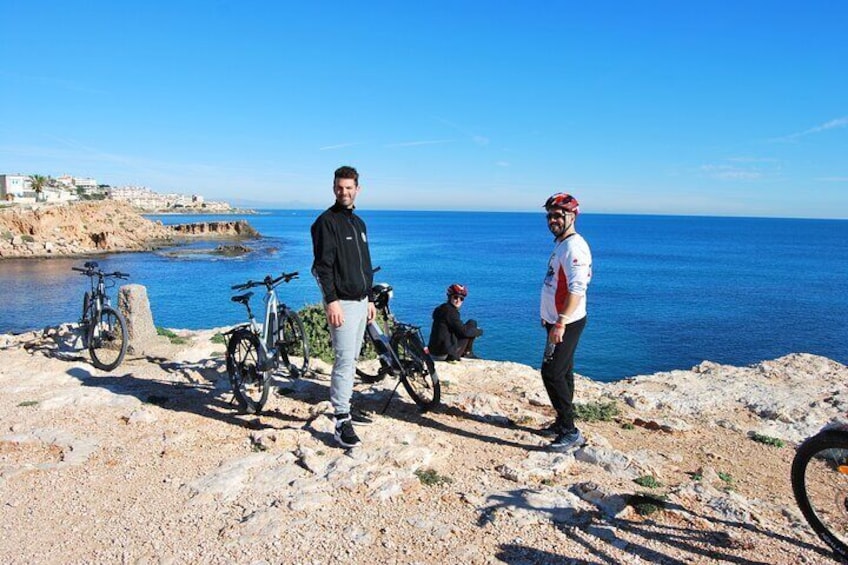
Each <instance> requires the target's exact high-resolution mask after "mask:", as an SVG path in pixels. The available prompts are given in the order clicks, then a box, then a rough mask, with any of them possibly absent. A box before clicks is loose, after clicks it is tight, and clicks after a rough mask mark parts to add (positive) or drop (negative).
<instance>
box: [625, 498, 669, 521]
mask: <svg viewBox="0 0 848 565" xmlns="http://www.w3.org/2000/svg"><path fill="white" fill-rule="evenodd" d="M666 499H667V497H666V496H665V495H661V496H658V495H656V494H653V493H650V492H639V493H636V494H632V495H630V499H629V500H628V501H627V503H628V504H629V505H630V506H632V507H633V509H634V510H636V512H637V513H638V514H639V515H640V516H650V515H651V514H654V513H655V512H659V511H660V510H662V509H663V508H665V505H666Z"/></svg>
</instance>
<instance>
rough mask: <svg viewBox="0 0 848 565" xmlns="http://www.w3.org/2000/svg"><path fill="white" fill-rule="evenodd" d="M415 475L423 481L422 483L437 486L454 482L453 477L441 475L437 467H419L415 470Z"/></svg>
mask: <svg viewBox="0 0 848 565" xmlns="http://www.w3.org/2000/svg"><path fill="white" fill-rule="evenodd" d="M415 476H416V477H418V480H419V481H421V484H422V485H426V486H428V487H429V486H436V485H445V484H450V483H452V482H453V479H452V478H450V477H446V476H444V475H440V474H439V473H438V472H437V471H436V470H435V469H418V470H417V471H415Z"/></svg>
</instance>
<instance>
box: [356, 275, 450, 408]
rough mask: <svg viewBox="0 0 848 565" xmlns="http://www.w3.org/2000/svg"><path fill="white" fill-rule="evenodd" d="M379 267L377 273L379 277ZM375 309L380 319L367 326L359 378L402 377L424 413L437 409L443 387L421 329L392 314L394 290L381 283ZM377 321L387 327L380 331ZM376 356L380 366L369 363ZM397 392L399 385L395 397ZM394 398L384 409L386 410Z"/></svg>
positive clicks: (400, 379) (364, 379) (404, 385)
mask: <svg viewBox="0 0 848 565" xmlns="http://www.w3.org/2000/svg"><path fill="white" fill-rule="evenodd" d="M378 270H379V267H378V268H377V269H375V270H374V272H375V273H376V272H377V271H378ZM372 292H373V294H374V306H375V307H376V308H377V316H376V317H375V318H374V319H373V320H371V322H369V323H368V325H367V326H365V336H364V339H363V342H362V352H361V354H360V360H359V363H358V364H357V367H356V374H357V375H359V377H360V380H362V382H364V383H375V382H377V381H380V380H382V379H384V378H385V377H386V375H393V376H396V377H398V379H399V382H400V383H403V387H404V388H405V389H406V392H408V393H409V396H410V397H412V400H414V401H415V403H416V404H418V406H420V407H421V409H422V410H430V409H432V408H434V407H435V406H436V405H437V404H438V403H439V399H440V397H441V386H440V385H439V375H438V374H437V373H436V366H435V363H433V358H432V357H430V353H429V351H428V349H427V347H426V346H425V345H424V339H423V337H422V336H421V328H419V327H418V326H413V325H412V324H406V323H403V322H400V321H398V320H397V318H395V316H394V315H393V314H392V311H391V308H390V307H389V300H390V299H391V298H392V296H393V291H392V287H391V286H389V285H387V284H385V283H380V284H376V285H374V287H373V289H372ZM377 318H381V319H382V323H383V326H384V328H385V329H384V328H383V327H380V324H379V323H378V320H377ZM369 352H373V353H376V356H377V358H378V360H379V365H375V363H374V361H368V360H367V359H368V358H369V357H373V354H372V353H369ZM395 391H397V385H395V389H394V391H392V396H394V393H395ZM391 398H392V397H391V396H390V397H389V400H388V401H387V402H386V406H384V407H383V411H385V410H386V407H387V406H388V402H389V401H391Z"/></svg>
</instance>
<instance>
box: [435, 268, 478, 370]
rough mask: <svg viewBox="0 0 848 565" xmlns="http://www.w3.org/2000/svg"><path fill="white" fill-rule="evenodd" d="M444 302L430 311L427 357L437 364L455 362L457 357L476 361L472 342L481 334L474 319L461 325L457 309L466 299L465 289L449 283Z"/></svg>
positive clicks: (466, 291) (466, 290)
mask: <svg viewBox="0 0 848 565" xmlns="http://www.w3.org/2000/svg"><path fill="white" fill-rule="evenodd" d="M447 295H448V297H447V302H445V303H444V304H440V305H439V306H437V307H436V309H435V310H433V327H432V329H431V330H430V344H429V347H430V355H432V356H433V359H436V360H439V361H444V360H447V361H458V360H459V358H460V357H467V358H469V359H476V358H477V357H476V356H475V355H474V351H473V345H474V339H475V338H478V337H480V336H481V335H483V330H481V329H479V328H478V327H477V322H476V321H475V320H468V321H467V322H465V323H462V319H461V318H460V317H459V309H460V307H462V303H463V301H464V300H465V299H466V297H468V289H467V288H466V287H464V286H463V285H461V284H452V285H450V286H449V287H448V289H447Z"/></svg>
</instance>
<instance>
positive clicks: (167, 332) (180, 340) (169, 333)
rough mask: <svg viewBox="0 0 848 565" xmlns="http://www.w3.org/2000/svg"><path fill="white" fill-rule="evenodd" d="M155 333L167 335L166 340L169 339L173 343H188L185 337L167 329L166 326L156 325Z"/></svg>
mask: <svg viewBox="0 0 848 565" xmlns="http://www.w3.org/2000/svg"><path fill="white" fill-rule="evenodd" d="M156 333H157V334H158V335H161V336H164V337H167V338H168V341H170V342H171V343H173V344H174V345H185V344H186V343H188V340H187V339H186V338H184V337H181V336H178V335H177V334H176V333H174V331H173V330H169V329H168V328H163V327H161V326H156Z"/></svg>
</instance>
